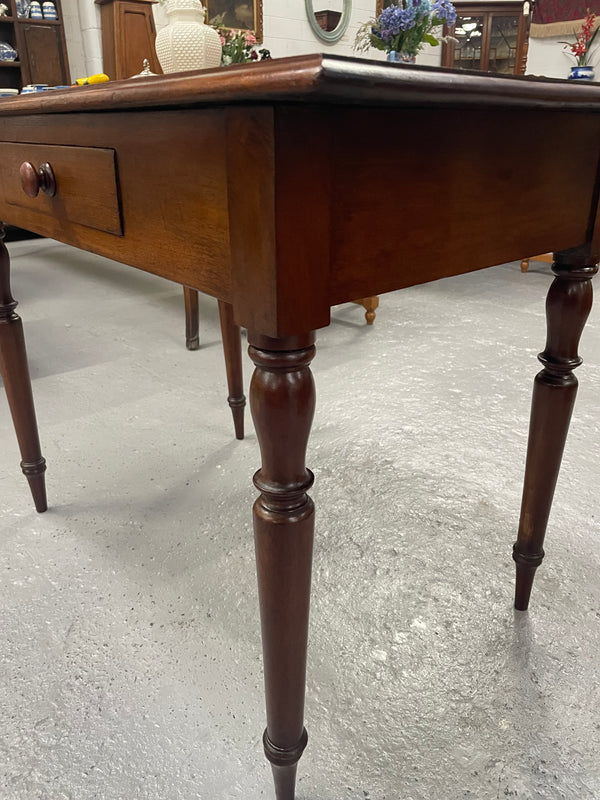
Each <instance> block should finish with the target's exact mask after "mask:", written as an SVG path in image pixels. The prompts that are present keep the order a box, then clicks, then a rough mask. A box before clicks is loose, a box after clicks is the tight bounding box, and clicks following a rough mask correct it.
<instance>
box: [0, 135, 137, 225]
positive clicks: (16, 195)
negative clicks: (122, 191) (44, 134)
mask: <svg viewBox="0 0 600 800" xmlns="http://www.w3.org/2000/svg"><path fill="white" fill-rule="evenodd" d="M27 161H28V162H30V163H31V164H32V165H33V166H34V168H35V169H36V170H37V169H39V167H40V165H41V164H44V163H48V164H50V166H51V167H52V171H53V173H54V177H55V182H56V191H55V194H54V195H53V196H49V195H48V194H45V193H44V191H40V192H39V194H38V195H37V197H29V196H28V195H27V194H26V193H25V191H24V190H23V187H22V185H21V176H20V173H19V170H20V167H21V165H22V164H23V163H24V162H27ZM0 200H1V201H3V202H4V203H6V204H7V205H11V206H18V207H19V208H25V209H28V210H30V211H34V212H36V213H39V214H41V215H43V216H49V217H55V218H56V219H58V220H60V221H61V223H62V224H63V225H64V224H66V223H75V224H78V225H85V226H86V227H88V228H94V229H95V230H99V231H105V232H106V233H113V234H116V235H119V236H120V235H122V234H123V225H122V221H121V210H120V203H119V188H118V178H117V167H116V159H115V151H114V150H111V149H106V148H100V147H64V146H59V145H41V144H14V143H12V142H0Z"/></svg>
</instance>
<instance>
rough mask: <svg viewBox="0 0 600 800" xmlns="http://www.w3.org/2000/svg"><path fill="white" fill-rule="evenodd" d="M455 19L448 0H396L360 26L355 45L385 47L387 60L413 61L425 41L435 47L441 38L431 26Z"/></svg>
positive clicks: (358, 47)
mask: <svg viewBox="0 0 600 800" xmlns="http://www.w3.org/2000/svg"><path fill="white" fill-rule="evenodd" d="M455 21H456V9H455V8H454V6H453V5H452V3H451V2H450V0H433V2H431V1H430V0H397V2H396V3H394V4H393V5H390V6H388V7H387V8H384V9H383V11H382V12H381V14H380V15H379V16H378V17H377V18H376V19H371V20H369V21H368V22H366V23H364V25H361V26H360V28H359V29H358V32H357V34H356V40H355V42H354V49H355V50H358V51H362V52H365V51H367V50H369V49H370V48H371V47H374V48H376V49H377V50H383V51H385V52H386V53H387V54H388V59H389V60H390V61H400V60H402V61H413V62H414V60H415V57H416V55H417V53H418V52H419V51H420V50H421V49H422V48H423V46H424V45H425V44H430V45H433V46H434V47H435V46H436V45H438V44H439V43H440V41H443V39H442V37H438V36H434V35H433V30H434V29H435V28H437V27H439V26H440V25H443V24H446V25H448V26H450V25H454V22H455Z"/></svg>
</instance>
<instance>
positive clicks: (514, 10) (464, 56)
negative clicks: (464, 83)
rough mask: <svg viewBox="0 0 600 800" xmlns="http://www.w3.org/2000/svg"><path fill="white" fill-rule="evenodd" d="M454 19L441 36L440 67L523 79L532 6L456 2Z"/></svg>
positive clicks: (520, 2)
mask: <svg viewBox="0 0 600 800" xmlns="http://www.w3.org/2000/svg"><path fill="white" fill-rule="evenodd" d="M455 6H456V11H457V15H458V16H457V19H456V24H455V25H454V26H453V27H451V28H444V33H445V34H446V35H449V36H450V37H451V38H450V39H449V40H448V41H447V42H445V43H444V45H443V49H442V66H444V67H454V68H455V69H474V70H481V71H482V72H500V73H504V74H514V75H523V74H524V72H525V66H526V63H527V48H528V43H529V27H530V23H531V7H532V4H531V3H530V2H529V1H528V0H526V1H525V2H522V0H519V2H511V1H510V0H505V2H498V3H489V2H488V3H482V2H479V3H461V2H460V1H459V2H455Z"/></svg>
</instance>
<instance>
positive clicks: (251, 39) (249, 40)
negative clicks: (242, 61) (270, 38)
mask: <svg viewBox="0 0 600 800" xmlns="http://www.w3.org/2000/svg"><path fill="white" fill-rule="evenodd" d="M244 40H245V42H246V44H247V45H248V47H254V45H255V44H256V36H255V35H254V34H253V33H247V34H246V35H245V36H244Z"/></svg>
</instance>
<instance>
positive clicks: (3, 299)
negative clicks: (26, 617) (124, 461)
mask: <svg viewBox="0 0 600 800" xmlns="http://www.w3.org/2000/svg"><path fill="white" fill-rule="evenodd" d="M16 307H17V301H16V300H15V299H14V298H13V296H12V294H11V290H10V259H9V257H8V251H7V249H6V246H5V244H4V225H3V224H2V222H0V375H2V380H3V381H4V388H5V389H6V396H7V399H8V405H9V408H10V412H11V415H12V418H13V423H14V426H15V432H16V434H17V440H18V442H19V449H20V451H21V458H22V461H21V469H22V470H23V474H24V475H25V477H26V478H27V481H28V482H29V488H30V489H31V494H32V496H33V502H34V504H35V508H36V511H40V512H41V511H46V509H47V508H48V502H47V499H46V483H45V478H44V472H45V471H46V460H45V459H44V457H43V456H42V451H41V447H40V439H39V435H38V428H37V422H36V418H35V408H34V405H33V394H32V391H31V380H30V377H29V368H28V365H27V353H26V350H25V338H24V336H23V324H22V322H21V319H20V317H19V316H18V314H16V313H15V308H16Z"/></svg>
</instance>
